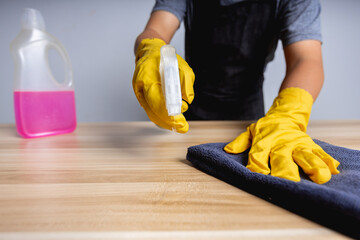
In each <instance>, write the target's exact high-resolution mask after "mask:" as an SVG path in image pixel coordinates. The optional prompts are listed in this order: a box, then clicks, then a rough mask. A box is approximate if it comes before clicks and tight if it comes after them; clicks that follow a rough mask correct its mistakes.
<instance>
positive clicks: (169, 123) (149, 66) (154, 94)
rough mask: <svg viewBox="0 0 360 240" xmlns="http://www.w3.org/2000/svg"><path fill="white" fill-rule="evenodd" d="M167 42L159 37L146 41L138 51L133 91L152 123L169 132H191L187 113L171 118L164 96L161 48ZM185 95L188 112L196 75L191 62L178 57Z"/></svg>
mask: <svg viewBox="0 0 360 240" xmlns="http://www.w3.org/2000/svg"><path fill="white" fill-rule="evenodd" d="M165 44H166V43H165V42H164V41H163V40H161V39H157V38H152V39H143V40H142V41H141V42H140V44H139V46H138V49H137V51H136V67H135V72H134V76H133V80H132V83H133V88H134V92H135V95H136V98H137V99H138V101H139V103H140V105H141V106H142V107H143V108H144V110H145V111H146V114H147V115H148V117H149V118H150V120H151V121H152V122H154V123H155V124H156V125H158V126H160V127H162V128H165V129H169V130H172V129H175V130H176V131H177V132H179V133H186V132H187V131H188V130H189V124H188V123H187V121H186V119H185V117H184V115H183V114H179V115H177V116H174V117H171V116H168V113H167V110H166V106H165V100H164V96H163V93H162V87H161V79H160V73H159V65H160V48H161V47H162V46H163V45H165ZM177 60H178V65H179V73H180V84H181V93H182V99H183V101H182V107H181V112H185V111H186V110H187V109H188V104H190V103H191V102H192V101H193V99H194V89H193V85H194V80H195V75H194V72H193V70H192V69H191V68H190V67H189V65H188V64H187V62H186V61H185V60H184V59H182V58H181V57H180V56H179V55H177Z"/></svg>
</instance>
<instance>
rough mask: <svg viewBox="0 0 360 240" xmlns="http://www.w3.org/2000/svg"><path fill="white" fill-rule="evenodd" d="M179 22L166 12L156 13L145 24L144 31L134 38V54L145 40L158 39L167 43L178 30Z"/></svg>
mask: <svg viewBox="0 0 360 240" xmlns="http://www.w3.org/2000/svg"><path fill="white" fill-rule="evenodd" d="M179 26H180V22H179V20H178V19H177V17H176V16H175V15H173V14H172V13H170V12H166V11H156V12H153V13H152V14H151V17H150V19H149V21H148V23H147V24H146V27H145V29H144V31H143V32H142V33H141V34H140V35H139V36H138V37H137V38H136V41H135V46H134V52H135V53H136V50H137V48H138V46H139V44H140V42H141V40H143V39H145V38H159V39H161V40H164V41H165V42H166V43H169V42H170V40H171V39H172V37H173V36H174V34H175V32H176V30H177V29H178V28H179Z"/></svg>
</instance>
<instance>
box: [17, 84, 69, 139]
mask: <svg viewBox="0 0 360 240" xmlns="http://www.w3.org/2000/svg"><path fill="white" fill-rule="evenodd" d="M14 105H15V119H16V127H17V131H18V133H19V134H20V135H21V136H23V137H25V138H35V137H43V136H50V135H57V134H63V133H69V132H72V131H74V130H75V128H76V111H75V94H74V91H15V92H14Z"/></svg>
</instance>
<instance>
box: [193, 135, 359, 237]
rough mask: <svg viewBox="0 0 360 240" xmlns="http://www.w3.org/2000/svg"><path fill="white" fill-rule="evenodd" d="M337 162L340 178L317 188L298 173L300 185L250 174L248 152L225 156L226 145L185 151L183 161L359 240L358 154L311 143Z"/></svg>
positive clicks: (205, 145)
mask: <svg viewBox="0 0 360 240" xmlns="http://www.w3.org/2000/svg"><path fill="white" fill-rule="evenodd" d="M314 141H315V142H316V143H317V144H319V145H320V146H321V147H322V148H323V149H324V151H326V152H327V153H328V154H330V155H331V156H332V157H334V158H335V159H336V160H338V161H339V162H340V166H339V168H338V169H339V170H340V174H337V175H333V176H332V178H331V180H330V181H329V182H327V183H325V184H322V185H319V184H316V183H313V182H312V181H311V180H309V178H308V177H307V176H306V175H305V174H304V173H303V172H301V170H300V175H301V181H300V182H293V181H290V180H286V179H282V178H278V177H273V176H271V175H263V174H259V173H254V172H251V171H250V170H249V169H247V168H246V164H247V159H248V151H247V152H244V153H242V154H228V153H226V152H225V151H224V150H223V148H224V146H225V145H226V143H208V144H201V145H197V146H192V147H189V148H188V152H187V156H186V158H187V159H188V160H189V161H190V162H191V163H192V164H193V165H194V166H195V167H196V168H198V169H200V170H202V171H204V172H206V173H208V174H210V175H212V176H214V177H216V178H219V179H221V180H223V181H225V182H228V183H230V184H232V185H234V186H236V187H238V188H240V189H242V190H245V191H247V192H249V193H251V194H253V195H255V196H258V197H261V198H263V199H265V200H267V201H269V202H272V203H274V204H276V205H278V206H281V207H283V208H285V209H287V210H289V211H292V212H294V213H296V214H298V215H301V216H303V217H306V218H308V219H310V220H312V221H315V222H317V223H320V224H322V225H324V226H326V227H329V228H332V229H334V230H336V231H339V232H341V233H343V234H346V235H348V236H350V237H354V238H358V239H360V151H357V150H352V149H347V148H343V147H338V146H334V145H331V144H328V143H325V142H322V141H319V140H314Z"/></svg>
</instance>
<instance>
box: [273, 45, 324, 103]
mask: <svg viewBox="0 0 360 240" xmlns="http://www.w3.org/2000/svg"><path fill="white" fill-rule="evenodd" d="M284 54H285V59H286V75H285V78H284V80H283V82H282V84H281V87H280V91H281V90H283V89H285V88H289V87H298V88H302V89H304V90H306V91H308V92H309V93H310V94H311V95H312V97H313V99H314V101H315V99H316V98H317V97H318V95H319V93H320V90H321V88H322V85H323V83H324V70H323V63H322V54H321V43H320V42H318V41H314V40H306V41H301V42H298V43H294V44H291V45H289V46H287V47H286V48H284Z"/></svg>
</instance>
